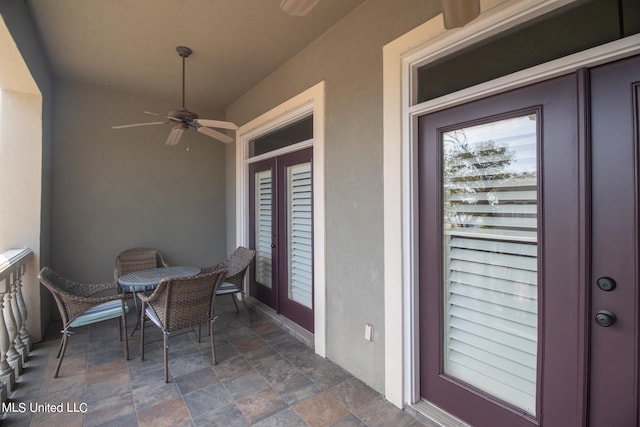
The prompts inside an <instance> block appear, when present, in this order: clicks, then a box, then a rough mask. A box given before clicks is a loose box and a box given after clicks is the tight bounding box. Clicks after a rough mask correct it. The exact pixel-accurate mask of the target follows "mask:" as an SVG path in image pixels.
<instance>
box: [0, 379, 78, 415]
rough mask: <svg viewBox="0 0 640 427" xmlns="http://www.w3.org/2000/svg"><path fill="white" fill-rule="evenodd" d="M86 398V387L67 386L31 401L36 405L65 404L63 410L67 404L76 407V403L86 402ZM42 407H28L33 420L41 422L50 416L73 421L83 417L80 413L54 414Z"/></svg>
mask: <svg viewBox="0 0 640 427" xmlns="http://www.w3.org/2000/svg"><path fill="white" fill-rule="evenodd" d="M12 400H14V401H16V402H18V400H15V399H12ZM84 401H85V398H84V387H72V388H67V389H64V390H60V391H56V392H53V393H50V394H41V395H40V396H39V397H38V398H37V399H33V400H32V401H31V402H29V403H33V404H34V405H46V404H49V405H53V406H56V407H57V406H58V405H59V404H62V405H63V407H62V408H63V410H66V407H67V405H71V407H72V408H73V407H74V404H76V405H79V404H80V403H82V402H84ZM40 408H42V406H33V407H31V406H29V407H28V408H27V411H28V412H29V413H30V415H31V421H32V422H36V423H39V422H40V421H42V420H45V421H46V420H47V419H48V418H50V417H55V418H56V419H65V420H66V419H68V420H70V421H72V422H75V421H74V420H75V419H77V418H82V417H78V416H77V415H78V414H71V415H76V416H69V417H63V416H62V415H60V414H53V413H51V412H45V411H44V410H42V409H40Z"/></svg>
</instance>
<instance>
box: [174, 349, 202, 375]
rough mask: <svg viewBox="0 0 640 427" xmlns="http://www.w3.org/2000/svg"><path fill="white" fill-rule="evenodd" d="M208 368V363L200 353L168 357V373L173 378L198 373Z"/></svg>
mask: <svg viewBox="0 0 640 427" xmlns="http://www.w3.org/2000/svg"><path fill="white" fill-rule="evenodd" d="M209 366H210V363H209V361H208V360H207V359H206V358H205V357H204V356H202V355H201V354H200V353H195V354H190V355H188V356H182V357H178V358H176V357H174V358H171V356H169V371H170V372H171V375H173V376H174V377H177V376H180V375H185V374H188V373H190V372H193V371H198V370H200V369H202V368H208V367H209Z"/></svg>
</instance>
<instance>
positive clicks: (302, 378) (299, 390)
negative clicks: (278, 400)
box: [272, 374, 321, 405]
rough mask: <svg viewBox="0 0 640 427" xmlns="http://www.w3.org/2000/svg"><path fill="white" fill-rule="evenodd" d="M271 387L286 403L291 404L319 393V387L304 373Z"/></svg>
mask: <svg viewBox="0 0 640 427" xmlns="http://www.w3.org/2000/svg"><path fill="white" fill-rule="evenodd" d="M272 388H273V389H274V390H275V391H277V392H278V393H279V394H280V396H281V397H282V398H283V399H284V401H285V402H287V404H289V405H292V404H294V403H296V402H299V401H301V400H305V399H308V398H310V397H312V396H314V395H315V394H318V393H320V391H321V390H320V388H319V387H318V386H317V385H315V384H314V382H313V381H311V379H309V378H308V377H307V376H306V375H304V374H298V375H296V376H295V377H293V378H291V379H288V380H286V381H282V382H279V383H276V384H274V385H273V386H272Z"/></svg>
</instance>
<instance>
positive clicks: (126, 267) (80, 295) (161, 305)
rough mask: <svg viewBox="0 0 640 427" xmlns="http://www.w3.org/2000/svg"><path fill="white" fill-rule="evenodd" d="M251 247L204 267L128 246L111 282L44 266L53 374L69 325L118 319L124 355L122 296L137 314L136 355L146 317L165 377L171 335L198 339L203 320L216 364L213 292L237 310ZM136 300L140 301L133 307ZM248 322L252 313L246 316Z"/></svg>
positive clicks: (125, 334) (41, 275) (126, 349)
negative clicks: (52, 327) (159, 336)
mask: <svg viewBox="0 0 640 427" xmlns="http://www.w3.org/2000/svg"><path fill="white" fill-rule="evenodd" d="M254 256H255V251H254V250H251V249H247V248H244V247H242V246H241V247H238V248H237V249H236V250H235V251H234V252H233V254H231V256H230V257H229V258H228V259H227V260H226V261H224V262H222V263H220V264H218V265H214V266H210V267H205V268H197V267H189V266H169V265H168V264H167V263H166V262H165V261H164V259H163V257H162V255H161V254H160V253H159V252H158V251H156V250H154V249H149V248H132V249H127V250H125V251H124V252H122V253H120V254H119V255H118V257H117V258H116V262H115V264H116V267H115V270H114V273H113V274H114V281H113V282H110V283H100V284H84V283H77V282H74V281H72V280H69V279H67V278H65V277H63V276H61V275H60V274H58V273H57V272H55V271H54V270H52V269H51V268H49V267H44V268H43V269H42V270H41V271H40V273H39V275H38V278H39V279H40V282H41V283H42V284H43V285H44V286H45V287H46V288H47V289H49V291H50V292H51V294H52V295H53V298H54V300H55V301H56V304H57V306H58V310H59V312H60V317H61V319H62V331H61V334H62V339H61V341H60V347H59V349H58V355H57V357H58V359H59V360H58V364H57V367H56V370H55V373H54V378H57V377H58V374H59V371H60V366H61V365H62V360H63V358H64V354H65V351H66V349H67V343H68V341H69V337H70V336H71V335H72V328H77V327H80V326H85V325H89V324H92V323H97V322H102V321H105V320H111V319H116V318H117V319H119V330H120V340H121V341H123V346H124V353H125V358H126V359H127V360H128V359H129V342H128V334H129V333H128V329H127V317H126V314H127V313H128V311H129V306H128V304H127V300H128V299H129V298H131V297H132V298H133V301H134V306H135V308H136V311H137V313H138V314H139V317H138V322H137V324H136V326H135V327H134V329H133V331H132V332H131V334H132V335H133V333H135V331H136V330H137V328H138V327H139V328H140V357H141V359H142V360H144V345H145V342H144V326H145V322H146V321H147V320H150V321H151V323H152V324H153V325H155V326H157V327H158V328H159V329H160V330H161V331H162V333H163V340H164V346H163V347H164V378H165V382H169V370H168V347H169V336H170V334H171V333H173V332H176V331H180V330H187V329H188V328H190V329H193V330H195V329H194V328H195V327H196V326H197V327H198V342H200V338H201V326H202V324H204V323H207V324H208V334H209V336H210V339H211V351H212V357H213V364H216V352H215V342H214V335H213V324H214V322H215V320H216V316H215V312H214V302H215V297H216V296H217V295H231V296H232V298H233V302H234V304H235V307H236V312H238V311H239V310H238V305H237V303H236V301H235V300H236V298H235V295H236V294H242V296H243V298H242V301H243V302H244V303H245V308H246V309H247V313H249V309H248V307H246V302H245V298H244V289H243V281H244V277H245V274H246V271H247V268H248V267H249V264H250V263H251V261H252V260H253V258H254ZM138 300H140V305H138ZM249 319H250V320H251V315H250V314H249Z"/></svg>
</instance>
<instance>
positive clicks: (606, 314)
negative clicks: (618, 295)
mask: <svg viewBox="0 0 640 427" xmlns="http://www.w3.org/2000/svg"><path fill="white" fill-rule="evenodd" d="M595 319H596V323H597V324H598V325H600V326H602V327H603V328H608V327H609V326H611V325H613V324H614V323H616V320H618V319H617V318H616V315H615V314H613V313H612V312H610V311H609V310H600V311H598V312H597V313H596V317H595Z"/></svg>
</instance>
